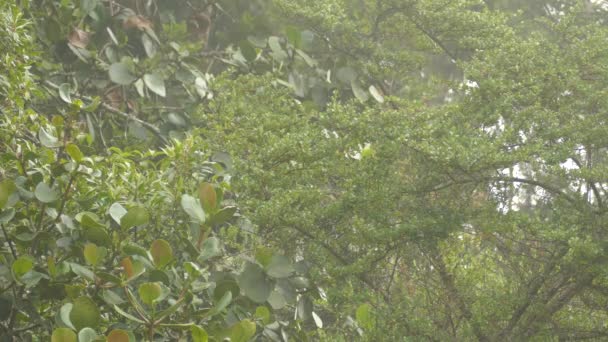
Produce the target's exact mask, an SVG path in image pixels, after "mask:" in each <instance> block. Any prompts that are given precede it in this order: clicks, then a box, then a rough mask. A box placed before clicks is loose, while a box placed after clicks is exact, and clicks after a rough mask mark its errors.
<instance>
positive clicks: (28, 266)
mask: <svg viewBox="0 0 608 342" xmlns="http://www.w3.org/2000/svg"><path fill="white" fill-rule="evenodd" d="M32 268H34V261H33V260H32V258H30V257H28V256H20V257H19V258H18V259H17V260H15V261H14V262H13V274H15V277H16V278H17V279H20V278H21V277H22V276H23V275H24V274H26V273H27V272H29V271H31V270H32Z"/></svg>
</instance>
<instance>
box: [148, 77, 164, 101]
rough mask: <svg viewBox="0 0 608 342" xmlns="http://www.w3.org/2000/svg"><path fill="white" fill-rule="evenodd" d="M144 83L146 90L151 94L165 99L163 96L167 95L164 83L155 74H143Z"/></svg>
mask: <svg viewBox="0 0 608 342" xmlns="http://www.w3.org/2000/svg"><path fill="white" fill-rule="evenodd" d="M144 83H145V84H146V86H147V87H148V89H150V90H151V91H152V92H154V93H156V94H157V95H159V96H161V97H165V95H166V94H167V93H166V91H165V81H164V80H163V78H162V77H161V76H160V75H159V74H157V73H152V74H145V75H144Z"/></svg>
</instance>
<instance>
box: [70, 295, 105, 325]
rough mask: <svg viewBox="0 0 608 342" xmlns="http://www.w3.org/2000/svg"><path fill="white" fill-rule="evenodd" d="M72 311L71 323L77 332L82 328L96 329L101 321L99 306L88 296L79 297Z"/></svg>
mask: <svg viewBox="0 0 608 342" xmlns="http://www.w3.org/2000/svg"><path fill="white" fill-rule="evenodd" d="M73 305H74V306H72V311H70V321H71V322H72V324H73V325H74V327H75V328H76V329H77V330H80V329H82V328H86V327H89V328H96V327H97V326H98V325H99V322H100V320H101V314H100V312H99V309H98V308H97V304H95V302H94V301H93V300H92V299H91V298H89V297H86V296H82V297H78V298H76V300H74V303H73Z"/></svg>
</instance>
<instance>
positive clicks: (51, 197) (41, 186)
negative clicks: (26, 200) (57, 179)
mask: <svg viewBox="0 0 608 342" xmlns="http://www.w3.org/2000/svg"><path fill="white" fill-rule="evenodd" d="M34 195H35V196H36V198H37V199H38V200H39V201H40V202H42V203H52V202H55V201H56V200H57V199H58V198H59V195H58V194H57V192H56V191H55V190H53V189H51V187H50V186H48V185H47V184H46V183H43V182H40V183H38V185H36V190H35V191H34Z"/></svg>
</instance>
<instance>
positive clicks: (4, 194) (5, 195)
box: [0, 179, 17, 209]
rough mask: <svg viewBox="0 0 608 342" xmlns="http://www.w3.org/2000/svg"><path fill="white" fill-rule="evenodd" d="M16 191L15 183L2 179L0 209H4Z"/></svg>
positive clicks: (0, 183)
mask: <svg viewBox="0 0 608 342" xmlns="http://www.w3.org/2000/svg"><path fill="white" fill-rule="evenodd" d="M15 190H17V186H16V185H15V182H13V181H12V180H10V179H4V180H3V181H2V182H0V209H2V208H4V206H5V205H6V203H8V199H9V197H11V195H12V194H13V193H14V192H15Z"/></svg>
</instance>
